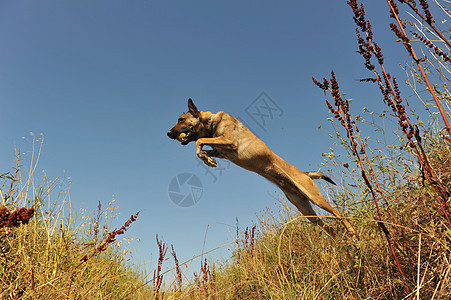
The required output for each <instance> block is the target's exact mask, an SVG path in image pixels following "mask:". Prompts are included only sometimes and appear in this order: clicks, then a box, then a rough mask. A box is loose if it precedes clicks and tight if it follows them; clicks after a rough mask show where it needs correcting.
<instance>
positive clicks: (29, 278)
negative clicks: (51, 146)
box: [0, 151, 153, 299]
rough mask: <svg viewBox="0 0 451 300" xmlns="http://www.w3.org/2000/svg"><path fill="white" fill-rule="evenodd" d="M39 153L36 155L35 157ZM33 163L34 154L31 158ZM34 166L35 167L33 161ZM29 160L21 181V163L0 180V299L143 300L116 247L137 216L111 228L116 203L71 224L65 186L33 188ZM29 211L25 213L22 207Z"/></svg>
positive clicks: (138, 279) (138, 278) (145, 293)
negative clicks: (118, 239)
mask: <svg viewBox="0 0 451 300" xmlns="http://www.w3.org/2000/svg"><path fill="white" fill-rule="evenodd" d="M36 152H37V153H39V151H36ZM33 157H34V152H33ZM33 160H36V161H33ZM37 160H38V158H37V157H36V158H34V159H32V161H31V162H30V168H29V171H28V172H25V175H23V173H22V171H21V169H23V168H25V167H23V166H21V163H22V162H21V161H20V159H19V158H17V166H16V169H15V171H14V172H13V174H9V173H8V174H2V175H1V179H2V186H1V204H2V205H1V212H0V224H1V226H0V250H1V254H0V270H1V271H0V298H1V299H123V298H124V299H148V298H149V297H152V295H153V292H152V291H151V289H149V288H147V287H146V286H144V287H142V288H140V289H139V290H138V291H136V292H135V293H134V295H133V297H132V296H130V295H129V296H126V294H127V293H128V292H129V291H130V290H132V289H134V288H135V287H136V286H138V285H140V284H141V283H142V282H143V278H144V276H143V274H140V273H136V272H135V271H134V270H133V269H132V266H131V265H130V264H129V263H128V262H127V260H128V259H127V255H126V254H127V253H126V252H127V249H126V248H124V247H121V245H120V244H122V241H117V240H116V239H117V238H118V236H119V235H121V234H124V233H125V231H126V230H127V228H128V226H130V225H131V223H132V222H134V221H135V220H136V218H137V215H134V216H131V217H130V219H129V220H128V221H127V222H125V224H124V226H122V227H121V228H120V229H115V230H110V229H109V224H110V222H111V220H112V219H113V218H114V211H113V208H114V201H112V203H111V204H110V207H109V208H107V209H106V210H105V211H104V210H103V209H102V206H101V204H100V202H99V206H98V210H97V212H96V213H94V214H88V213H86V212H85V213H83V214H82V215H81V217H80V218H79V219H78V220H77V219H76V218H75V217H74V215H73V212H72V211H71V207H70V197H69V194H68V190H67V187H65V186H64V182H63V181H59V180H58V179H56V180H53V181H49V180H48V179H44V182H43V183H42V184H37V183H36V182H35V179H34V170H35V169H36V162H37ZM26 207H28V208H26Z"/></svg>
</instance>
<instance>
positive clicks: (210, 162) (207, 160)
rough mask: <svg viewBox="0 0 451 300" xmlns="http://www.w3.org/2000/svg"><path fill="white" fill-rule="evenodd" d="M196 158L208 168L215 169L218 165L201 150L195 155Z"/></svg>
mask: <svg viewBox="0 0 451 300" xmlns="http://www.w3.org/2000/svg"><path fill="white" fill-rule="evenodd" d="M197 157H199V158H200V159H202V160H203V162H204V163H205V164H206V165H207V166H209V167H213V168H214V167H216V166H217V165H218V163H217V162H216V159H214V158H211V157H210V156H208V155H207V152H206V151H204V150H202V151H200V152H198V153H197Z"/></svg>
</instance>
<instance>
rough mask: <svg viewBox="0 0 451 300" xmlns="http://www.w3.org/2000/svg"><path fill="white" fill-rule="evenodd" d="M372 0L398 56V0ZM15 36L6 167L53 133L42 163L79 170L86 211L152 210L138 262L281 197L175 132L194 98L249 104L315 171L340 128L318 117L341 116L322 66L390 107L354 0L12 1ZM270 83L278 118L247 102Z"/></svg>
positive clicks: (291, 153)
mask: <svg viewBox="0 0 451 300" xmlns="http://www.w3.org/2000/svg"><path fill="white" fill-rule="evenodd" d="M367 2H370V3H368V4H367V10H368V16H369V17H370V18H372V19H373V26H374V32H375V34H376V39H377V40H378V41H380V44H381V45H382V47H383V51H384V53H385V56H386V58H387V60H388V63H390V59H389V58H390V57H393V58H397V55H398V54H397V53H403V51H404V50H403V49H402V45H400V44H395V43H393V41H394V40H395V37H394V36H393V34H392V33H391V32H389V30H388V25H387V23H384V22H385V21H386V19H387V15H388V14H387V13H386V12H387V10H388V9H387V7H386V4H385V3H371V1H367ZM0 40H1V44H0V119H1V124H2V125H1V129H0V134H1V141H2V147H1V149H0V172H6V171H10V170H11V167H12V166H13V165H14V162H13V157H14V147H20V148H22V149H23V150H26V151H25V152H27V151H29V150H30V146H29V144H28V143H27V142H26V140H23V139H22V137H27V139H28V140H29V139H30V137H29V132H34V133H35V134H36V135H38V134H39V133H43V134H44V136H45V145H44V148H43V152H42V157H41V161H40V165H39V166H38V169H39V170H46V172H47V175H48V176H49V177H50V178H55V177H57V176H66V177H70V180H68V182H70V184H71V199H72V206H73V208H74V209H75V210H79V209H80V208H86V209H88V210H94V209H95V208H96V206H97V201H98V200H100V201H101V202H102V203H103V204H104V205H105V206H106V205H107V204H108V202H109V201H111V199H112V197H113V195H114V197H115V198H116V199H117V204H118V205H119V211H120V216H119V220H118V223H117V225H118V226H120V225H121V224H120V223H123V222H125V221H126V219H127V218H128V217H129V216H130V214H132V213H135V212H136V211H139V210H141V211H142V213H141V214H140V216H139V219H138V221H137V222H136V223H134V224H133V225H132V227H131V229H130V230H129V232H127V236H128V237H130V238H132V237H135V238H136V237H139V238H140V240H141V241H140V242H138V243H134V244H132V247H134V248H136V249H137V252H136V254H134V258H135V260H136V262H138V263H141V262H143V261H146V262H150V265H151V266H154V265H155V259H156V258H157V247H156V243H155V235H156V234H158V235H159V236H160V238H163V240H164V241H165V242H166V243H168V244H173V245H174V247H175V249H176V251H177V253H178V254H179V260H180V261H184V260H186V259H189V258H191V257H193V256H194V255H197V254H199V253H201V251H202V248H203V244H204V237H205V233H206V231H207V229H208V232H207V234H206V240H205V250H209V249H212V248H214V247H217V246H220V245H222V244H224V243H227V242H230V241H231V240H232V239H231V235H233V233H234V232H235V227H234V226H235V222H236V221H235V219H236V218H238V219H239V221H240V224H241V226H243V227H246V226H252V220H255V219H256V217H255V214H259V213H261V212H262V211H263V210H264V209H265V208H269V209H270V210H272V211H274V212H277V205H276V203H277V202H278V200H277V199H276V198H277V195H278V194H279V192H278V191H277V192H276V188H275V187H274V186H273V185H271V184H270V183H269V182H267V181H265V180H264V179H262V178H260V177H258V176H257V175H255V174H253V173H250V172H248V171H245V170H242V169H239V168H238V167H236V166H234V165H231V166H230V167H227V164H224V162H223V164H224V166H226V167H227V168H226V170H224V171H223V172H222V174H219V173H216V176H218V178H217V180H216V182H214V179H213V177H212V176H210V175H208V174H205V171H204V168H203V167H202V166H199V161H198V160H197V158H196V156H195V149H194V145H193V144H190V145H188V146H185V147H183V146H181V145H180V144H179V143H177V142H175V141H172V140H169V139H168V137H167V136H166V132H167V131H168V130H169V129H170V128H171V127H172V126H173V125H174V124H175V121H176V119H177V117H178V116H179V115H180V114H181V113H183V112H184V111H186V110H187V107H186V102H187V99H188V98H189V97H191V98H193V99H194V102H195V103H196V105H197V107H198V108H199V109H200V110H210V111H213V112H217V111H220V110H223V111H226V112H228V113H230V114H232V115H234V116H236V117H240V118H241V119H242V120H244V121H245V122H246V123H247V124H248V125H249V126H250V127H251V128H252V129H253V130H254V131H255V133H256V134H257V135H259V136H260V137H261V138H262V139H263V140H264V141H265V142H266V143H267V144H268V146H269V147H270V148H271V149H272V150H273V151H274V152H276V153H277V154H278V155H280V156H281V157H283V158H285V159H286V160H287V161H288V162H289V163H291V164H294V165H295V166H297V167H298V168H299V169H301V170H306V171H307V170H318V169H319V167H320V163H321V162H322V157H321V153H322V152H327V151H329V147H330V146H331V143H332V141H331V140H330V138H329V137H328V135H327V133H325V132H323V131H320V130H317V127H318V125H320V124H323V125H324V126H326V128H328V126H327V121H326V119H327V117H330V115H329V113H328V110H327V107H326V105H325V103H324V99H325V97H324V95H323V94H322V92H321V91H320V90H319V89H318V88H317V87H316V86H314V85H313V83H312V81H311V77H312V76H315V77H319V78H322V77H323V76H328V75H329V74H330V70H331V69H333V70H335V72H336V74H337V76H338V78H339V80H340V83H341V87H342V91H343V92H348V96H350V97H351V98H354V99H355V101H354V102H353V103H356V104H355V108H353V109H355V113H359V112H360V110H361V108H362V107H364V106H367V107H369V108H370V109H371V108H373V109H375V110H378V109H380V106H379V104H378V103H379V102H381V97H380V95H379V94H378V91H377V89H375V88H374V87H371V86H369V85H368V84H361V83H359V82H358V79H359V78H364V77H368V76H369V74H368V73H367V72H366V71H365V70H364V68H363V67H362V58H361V57H359V56H358V55H357V54H356V50H357V46H356V41H355V29H354V25H353V21H352V12H351V10H350V8H349V7H348V6H347V5H346V1H336V0H330V1H283V2H281V1H150V0H147V1H143V0H136V1H126V0H121V1H116V0H114V1H112V0H95V1H94V0H77V1H56V0H54V1H50V0H39V1H24V0H14V1H12V0H11V1H5V0H1V1H0ZM393 61H396V60H393ZM393 66H394V67H393V68H392V72H394V71H396V70H398V71H399V67H398V66H397V65H393ZM402 80H403V78H402V79H401V80H399V81H402ZM262 92H265V93H267V95H269V96H270V97H271V98H272V99H273V101H274V102H275V103H277V105H278V106H279V107H280V108H281V109H282V110H283V114H282V115H281V116H277V117H275V118H274V119H273V120H269V121H268V123H267V126H266V131H264V130H262V129H261V128H260V127H259V126H258V125H256V124H255V122H253V120H252V119H251V118H250V117H249V116H248V115H247V114H246V112H245V109H246V107H248V106H249V105H250V104H251V103H252V102H253V101H254V99H256V97H257V96H258V95H260V93H262ZM329 129H330V128H329ZM213 171H214V170H213ZM183 172H189V173H193V174H194V175H196V176H197V177H198V178H199V179H200V180H201V182H202V185H203V193H202V197H201V199H200V201H199V202H198V203H197V204H196V205H195V206H193V207H189V208H180V207H178V206H176V205H174V204H173V203H172V202H171V201H170V199H169V196H168V186H169V183H170V181H171V180H172V178H173V177H174V176H176V175H178V174H180V173H183ZM38 174H39V173H38ZM230 248H231V247H228V248H227V247H226V248H224V249H222V250H220V251H218V252H214V253H213V254H211V255H209V256H210V257H214V258H220V257H227V256H228V254H229V253H230V252H229V251H228V250H227V249H230ZM198 265H199V264H198V263H197V262H196V263H195V267H194V268H192V271H196V270H197V269H198Z"/></svg>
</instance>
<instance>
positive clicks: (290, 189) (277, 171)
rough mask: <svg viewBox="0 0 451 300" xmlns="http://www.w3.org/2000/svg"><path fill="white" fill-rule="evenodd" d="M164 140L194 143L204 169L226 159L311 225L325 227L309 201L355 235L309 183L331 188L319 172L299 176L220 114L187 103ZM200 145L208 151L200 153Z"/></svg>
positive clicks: (236, 123)
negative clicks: (281, 196) (273, 189)
mask: <svg viewBox="0 0 451 300" xmlns="http://www.w3.org/2000/svg"><path fill="white" fill-rule="evenodd" d="M167 135H168V137H169V138H171V139H178V140H179V141H180V142H181V144H182V145H187V144H188V143H190V142H193V141H195V142H196V154H197V157H199V158H200V159H201V160H202V161H203V162H204V163H205V164H206V165H208V166H210V167H216V165H217V163H216V160H215V159H214V157H216V158H223V159H228V160H229V161H231V162H233V163H234V164H236V165H238V166H240V167H242V168H244V169H247V170H249V171H252V172H255V173H257V174H259V175H261V176H263V177H265V178H266V179H268V180H269V181H270V182H272V183H274V184H276V185H277V186H278V187H279V188H280V189H281V190H282V191H283V192H284V193H285V195H286V196H287V198H288V200H289V201H290V202H291V203H293V204H294V205H295V206H296V208H297V209H298V210H299V211H300V212H301V213H302V214H303V215H304V216H306V218H307V219H308V220H310V221H311V222H312V223H314V224H316V225H319V226H322V227H325V225H324V223H323V221H322V220H321V219H320V218H319V217H318V216H317V215H316V213H315V211H314V210H313V208H312V206H311V204H310V202H309V200H310V201H311V202H312V203H314V204H315V205H317V206H319V207H320V208H322V209H324V210H325V211H327V212H329V213H331V214H333V215H334V216H335V217H337V218H338V219H340V220H341V222H342V223H343V225H344V226H345V227H346V229H347V230H348V232H349V234H351V235H355V230H354V228H353V227H352V226H351V224H350V223H349V222H348V221H347V220H346V219H344V218H343V216H342V215H341V213H340V212H339V211H338V210H336V209H335V208H333V207H332V206H331V205H330V204H329V203H328V202H327V201H326V199H325V198H324V197H323V195H322V194H321V192H320V190H319V188H318V186H317V185H316V184H315V183H314V182H313V180H312V179H324V180H326V181H328V182H331V183H333V184H335V183H334V182H333V181H332V180H331V179H330V178H329V177H327V176H326V175H324V174H322V173H319V172H307V173H304V172H301V171H300V170H299V169H297V168H296V167H295V166H292V165H290V164H288V163H287V162H286V161H285V160H283V159H282V158H280V157H279V156H278V155H276V154H275V153H274V152H272V151H271V150H270V149H269V148H268V146H267V145H266V144H265V143H264V142H263V141H262V140H260V139H259V138H257V137H256V136H255V135H254V134H253V133H252V132H251V131H250V130H249V129H247V128H246V127H245V126H244V125H243V124H242V123H241V122H239V121H238V120H237V119H235V118H234V117H232V116H231V115H229V114H228V113H225V112H223V111H220V112H217V113H216V114H213V113H211V112H209V111H199V110H198V109H197V107H196V106H195V105H194V103H193V101H192V100H191V99H189V100H188V112H187V113H184V114H182V115H181V116H180V117H179V118H178V120H177V124H176V125H175V126H174V127H173V128H172V129H171V130H169V131H168V133H167ZM204 145H208V146H210V147H211V148H212V149H211V150H203V149H202V147H203V146H204Z"/></svg>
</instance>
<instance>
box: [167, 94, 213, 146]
mask: <svg viewBox="0 0 451 300" xmlns="http://www.w3.org/2000/svg"><path fill="white" fill-rule="evenodd" d="M206 113H207V112H204V111H198V110H197V107H196V106H195V105H194V103H193V100H191V98H190V99H188V112H187V113H184V114H183V115H181V116H180V117H179V118H178V120H177V124H175V126H174V127H172V129H171V130H169V131H168V133H167V134H168V137H170V138H171V139H176V138H177V137H178V136H179V134H181V133H184V134H186V136H185V137H183V138H182V139H181V140H180V142H181V143H182V145H187V144H188V143H190V142H192V141H197V139H199V138H202V137H209V133H210V131H211V128H210V124H209V123H210V122H209V117H207V118H206V117H205V116H206ZM209 115H211V113H209Z"/></svg>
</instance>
